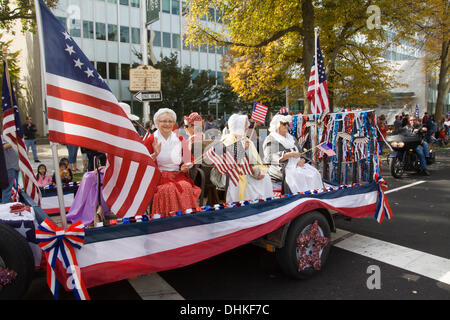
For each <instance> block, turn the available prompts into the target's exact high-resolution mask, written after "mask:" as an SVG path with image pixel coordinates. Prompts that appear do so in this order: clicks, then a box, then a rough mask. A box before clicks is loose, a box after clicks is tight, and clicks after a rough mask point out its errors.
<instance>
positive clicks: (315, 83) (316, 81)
mask: <svg viewBox="0 0 450 320" xmlns="http://www.w3.org/2000/svg"><path fill="white" fill-rule="evenodd" d="M318 33H319V27H315V28H314V57H315V59H314V69H315V70H314V78H315V79H314V80H315V81H314V140H313V142H314V143H313V146H314V147H313V149H315V148H316V145H317V131H318V128H317V100H319V99H318V98H319V97H318V96H317V90H318V89H319V74H318V72H319V69H318V68H317V65H318V61H317V59H318V57H317V38H318ZM312 158H313V162H314V166H316V152H315V150H314V151H313V157H312Z"/></svg>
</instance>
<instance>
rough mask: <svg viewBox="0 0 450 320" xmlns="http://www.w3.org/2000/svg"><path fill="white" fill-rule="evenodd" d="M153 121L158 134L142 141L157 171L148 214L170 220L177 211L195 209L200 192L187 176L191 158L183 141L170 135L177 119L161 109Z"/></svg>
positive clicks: (172, 134)
mask: <svg viewBox="0 0 450 320" xmlns="http://www.w3.org/2000/svg"><path fill="white" fill-rule="evenodd" d="M153 120H154V123H155V125H156V128H157V129H158V130H157V131H155V132H154V133H152V135H150V136H149V137H148V138H147V139H146V140H145V141H144V144H145V145H146V146H147V149H148V150H149V152H150V155H151V157H152V158H153V159H154V160H155V162H156V164H157V165H158V169H159V170H160V171H161V179H160V181H159V184H158V186H157V187H156V192H155V196H154V197H153V203H152V213H161V214H163V216H172V215H175V214H176V212H177V211H184V210H186V209H193V208H196V209H199V206H198V203H197V200H198V198H199V196H200V193H201V189H200V188H199V187H197V186H195V185H194V183H193V182H192V180H191V179H190V177H189V174H188V171H189V168H190V167H191V166H192V162H193V158H192V154H191V152H190V151H189V149H188V148H187V142H186V141H185V140H184V139H183V137H182V136H177V135H176V134H175V132H173V129H174V126H175V123H176V120H177V115H176V114H175V112H174V111H173V110H171V109H168V108H161V109H159V110H158V111H157V112H156V113H155V115H154V117H153Z"/></svg>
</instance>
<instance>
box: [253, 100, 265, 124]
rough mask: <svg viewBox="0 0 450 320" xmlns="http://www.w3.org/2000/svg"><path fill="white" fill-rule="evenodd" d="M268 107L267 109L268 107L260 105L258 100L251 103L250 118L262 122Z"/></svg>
mask: <svg viewBox="0 0 450 320" xmlns="http://www.w3.org/2000/svg"><path fill="white" fill-rule="evenodd" d="M268 109H269V108H268V107H266V106H264V105H262V104H261V103H259V102H256V103H255V104H254V105H253V112H252V118H251V119H252V120H254V121H256V122H259V123H262V124H264V121H265V120H266V114H267V110H268Z"/></svg>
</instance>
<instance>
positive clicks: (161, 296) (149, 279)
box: [128, 273, 185, 300]
mask: <svg viewBox="0 0 450 320" xmlns="http://www.w3.org/2000/svg"><path fill="white" fill-rule="evenodd" d="M128 282H129V283H130V284H131V285H132V286H133V288H134V290H136V292H137V294H139V296H140V297H141V298H142V299H143V300H185V299H184V298H183V297H182V296H181V295H180V294H179V293H178V292H177V291H176V290H175V289H174V288H172V287H171V286H170V285H169V284H168V283H167V282H166V281H165V280H164V279H163V278H161V276H160V275H159V274H157V273H151V274H147V275H145V276H140V277H137V278H132V279H128Z"/></svg>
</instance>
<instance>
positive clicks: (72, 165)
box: [67, 144, 80, 172]
mask: <svg viewBox="0 0 450 320" xmlns="http://www.w3.org/2000/svg"><path fill="white" fill-rule="evenodd" d="M67 151H68V153H69V166H68V168H69V169H70V170H72V172H80V170H78V168H77V156H78V146H72V145H70V144H68V145H67Z"/></svg>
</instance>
